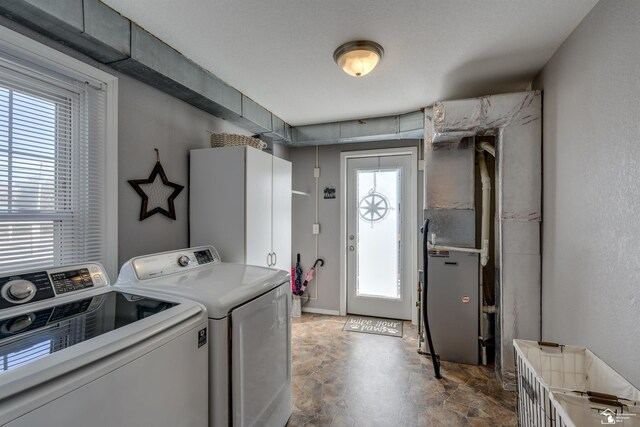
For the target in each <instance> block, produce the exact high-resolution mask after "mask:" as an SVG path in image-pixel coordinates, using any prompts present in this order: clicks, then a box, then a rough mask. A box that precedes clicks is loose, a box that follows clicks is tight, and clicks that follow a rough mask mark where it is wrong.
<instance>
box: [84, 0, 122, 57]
mask: <svg viewBox="0 0 640 427" xmlns="http://www.w3.org/2000/svg"><path fill="white" fill-rule="evenodd" d="M83 5H84V34H83V38H82V40H81V41H79V42H78V43H76V48H77V49H78V50H80V51H82V52H84V53H85V54H87V55H89V56H91V57H92V58H95V59H97V60H98V61H101V62H105V63H109V62H114V61H119V60H121V59H124V58H128V57H129V55H131V21H129V20H128V19H127V18H125V17H124V16H122V15H120V14H119V13H118V12H116V11H115V10H113V9H111V8H110V7H108V6H106V5H105V4H104V3H102V2H101V1H100V0H84V1H83Z"/></svg>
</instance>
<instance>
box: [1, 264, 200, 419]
mask: <svg viewBox="0 0 640 427" xmlns="http://www.w3.org/2000/svg"><path fill="white" fill-rule="evenodd" d="M207 362H208V345H207V316H206V309H205V308H204V307H203V306H202V305H200V304H198V303H195V302H193V301H189V300H186V299H183V298H178V297H168V296H167V295H162V296H160V297H158V296H157V295H156V294H153V293H151V292H149V291H144V290H140V292H137V291H136V292H123V291H121V290H117V289H115V288H112V287H111V286H109V279H108V277H107V275H106V272H105V271H104V269H103V267H102V266H101V265H99V264H96V263H88V264H83V265H74V266H69V267H60V268H51V269H47V270H34V271H28V272H22V273H17V274H11V275H9V276H6V277H0V425H3V426H5V425H6V426H7V427H38V426H47V427H84V426H91V427H122V426H128V427H143V426H151V425H153V426H159V427H176V426H183V427H192V426H200V427H205V426H207V425H208V411H207V406H208V384H207V381H206V378H204V377H205V376H204V375H203V373H204V372H207V368H208V366H207Z"/></svg>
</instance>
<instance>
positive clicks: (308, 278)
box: [300, 258, 324, 295]
mask: <svg viewBox="0 0 640 427" xmlns="http://www.w3.org/2000/svg"><path fill="white" fill-rule="evenodd" d="M318 263H320V267H322V266H323V265H324V261H323V260H322V259H321V258H318V259H317V260H316V262H314V263H313V267H311V270H309V271H308V272H307V275H306V276H305V278H304V283H303V284H302V287H301V288H300V290H301V292H300V295H302V294H303V293H304V290H305V289H307V285H308V284H309V282H310V281H312V280H313V274H314V273H315V271H316V266H317V265H318Z"/></svg>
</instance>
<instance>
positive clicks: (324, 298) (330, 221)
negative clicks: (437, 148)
mask: <svg viewBox="0 0 640 427" xmlns="http://www.w3.org/2000/svg"><path fill="white" fill-rule="evenodd" d="M417 146H418V141H416V140H402V141H385V142H376V143H358V144H346V145H324V146H320V148H319V153H320V161H319V165H320V170H321V175H320V201H319V220H318V222H319V223H320V235H319V236H318V253H319V257H320V258H323V259H324V260H325V265H324V267H320V268H319V269H318V270H317V271H318V273H317V275H316V279H315V280H314V281H313V282H312V283H311V285H310V287H309V292H310V295H311V297H312V298H314V299H312V300H311V301H309V303H308V305H307V307H310V308H317V309H324V310H330V311H338V310H339V309H340V197H341V194H340V153H341V152H342V151H357V150H373V149H378V148H391V147H417ZM315 156H316V149H315V147H304V148H292V149H290V150H289V158H290V160H291V162H292V163H293V189H294V190H299V191H304V192H306V193H311V194H312V196H311V197H305V196H297V195H294V196H293V212H292V214H293V215H292V216H293V224H292V226H293V230H292V241H293V248H292V250H291V254H292V262H293V263H295V257H296V254H297V253H300V254H301V259H302V264H303V270H304V271H305V273H306V271H307V270H308V269H309V268H310V267H311V263H313V261H314V259H315V238H314V236H313V234H312V224H313V223H314V221H315V196H314V191H315V179H314V178H313V167H314V165H315V159H316V157H315ZM326 186H333V187H335V188H336V198H335V199H333V200H325V199H324V198H323V190H324V187H326ZM422 194H423V177H422V172H421V171H418V214H417V217H418V223H419V224H416V233H418V227H419V225H421V223H422ZM420 236H421V235H420ZM419 242H420V243H421V242H422V240H419ZM418 247H419V248H418V250H419V254H418V263H419V264H420V265H421V262H422V261H421V258H422V255H421V254H422V252H421V245H420V244H419V245H418ZM292 265H293V264H292ZM316 298H317V299H316ZM303 301H304V300H303Z"/></svg>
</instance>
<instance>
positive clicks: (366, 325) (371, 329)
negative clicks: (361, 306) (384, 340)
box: [342, 316, 402, 338]
mask: <svg viewBox="0 0 640 427" xmlns="http://www.w3.org/2000/svg"><path fill="white" fill-rule="evenodd" d="M342 330H343V331H348V332H363V333H365V334H376V335H388V336H391V337H399V338H402V320H395V319H381V318H379V317H363V316H349V318H348V319H347V321H346V322H345V324H344V328H342Z"/></svg>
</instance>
